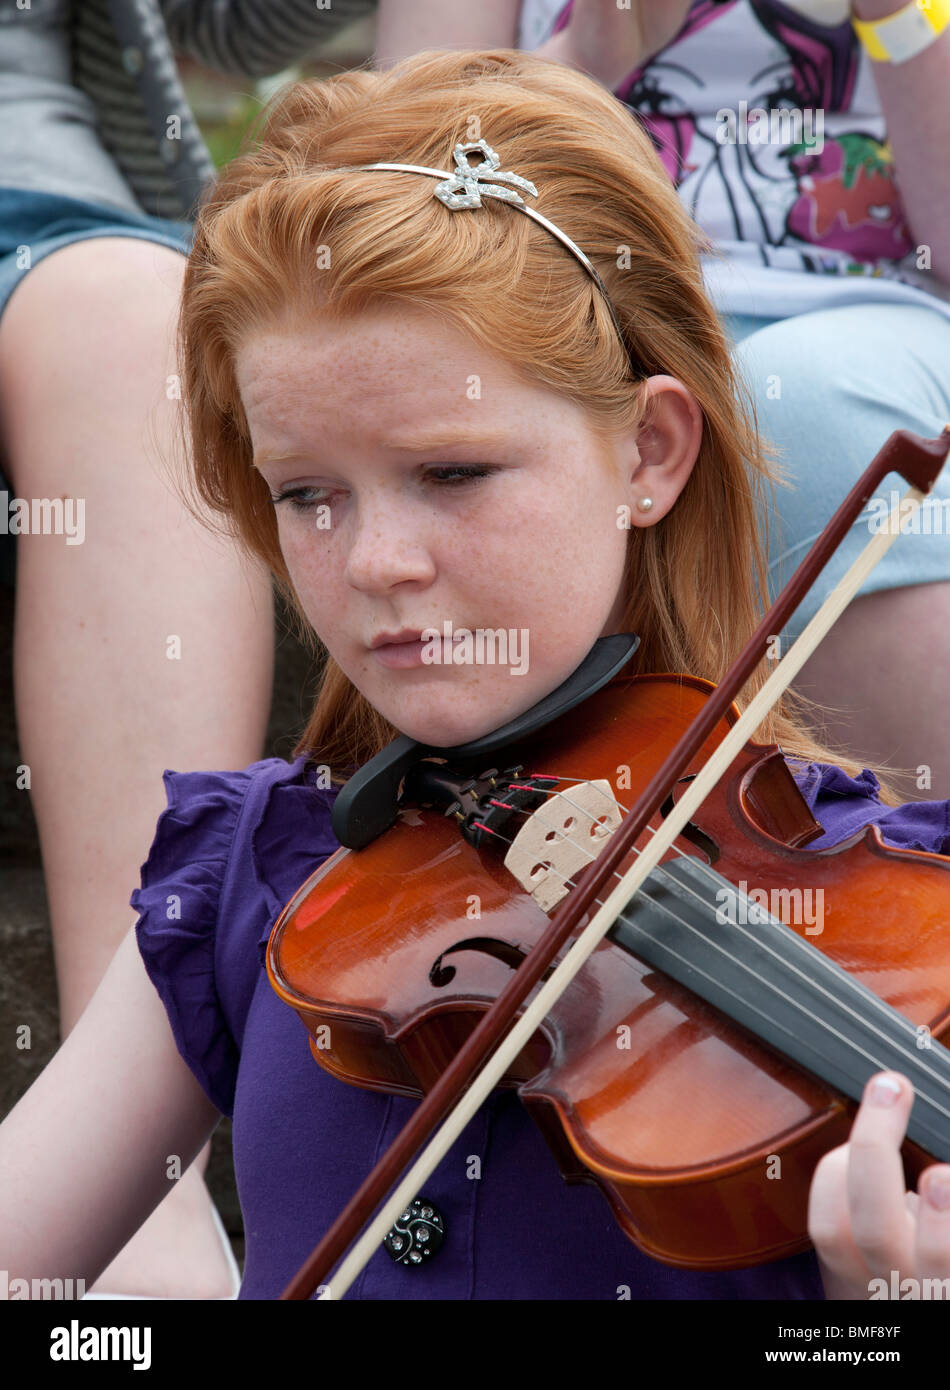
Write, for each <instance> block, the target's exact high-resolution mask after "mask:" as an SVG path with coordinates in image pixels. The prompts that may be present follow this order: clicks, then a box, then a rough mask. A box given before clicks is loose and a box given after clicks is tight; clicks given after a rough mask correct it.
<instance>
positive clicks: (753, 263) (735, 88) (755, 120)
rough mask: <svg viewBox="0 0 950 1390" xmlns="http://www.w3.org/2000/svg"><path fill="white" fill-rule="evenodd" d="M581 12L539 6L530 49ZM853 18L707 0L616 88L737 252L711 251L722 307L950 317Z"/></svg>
mask: <svg viewBox="0 0 950 1390" xmlns="http://www.w3.org/2000/svg"><path fill="white" fill-rule="evenodd" d="M570 8H571V5H570V3H569V0H523V3H522V8H521V17H520V34H519V46H520V47H521V48H523V49H526V50H531V49H534V48H536V47H538V45H539V44H541V43H543V42H544V41H545V40H546V39H547V38H549V37H550V36H551V34H552V33H554V32H555V28H556V26H557V25H558V20H559V18H560V17H561V16H562V14H565V13H566V12H569V10H570ZM849 13H850V5H849V0H785V3H779V0H694V3H693V5H692V7H691V9H690V12H689V14H688V15H687V18H686V21H685V23H684V25H683V28H682V29H681V30H680V33H679V35H678V36H677V38H676V39H675V40H674V41H673V43H671V44H669V45H668V46H667V47H666V48H664V49H662V50H661V52H660V53H658V54H657V55H656V56H655V57H654V58H653V59H651V60H650V62H649V63H648V64H647V65H646V66H645V67H644V68H641V69H639V70H638V71H636V72H634V73H631V74H630V75H629V76H628V77H627V78H625V79H624V80H623V81H622V82H621V83H619V84H618V85H617V87H616V88H615V89H614V90H615V93H616V95H617V96H618V97H620V98H621V99H622V100H624V101H626V102H628V103H629V105H630V106H631V107H633V108H634V109H635V110H636V111H637V113H638V115H639V117H640V119H641V121H642V123H643V124H644V126H645V128H646V129H647V131H648V132H649V133H650V135H651V137H652V139H653V141H654V144H655V146H656V148H657V151H658V153H659V155H660V158H661V159H662V161H663V163H664V165H665V167H666V169H667V171H668V173H669V175H670V178H671V179H672V180H673V182H674V184H675V186H676V189H677V192H678V193H679V195H680V197H681V198H682V200H683V202H684V203H685V204H686V206H687V207H688V208H689V211H690V213H691V214H692V216H693V217H694V218H695V219H696V221H697V222H698V223H699V225H700V226H701V227H702V229H703V231H705V232H706V233H707V235H708V236H709V237H710V238H711V239H712V241H713V242H714V243H715V245H716V248H717V250H719V251H720V252H722V253H723V255H724V256H725V258H726V259H725V260H724V261H723V260H720V259H719V258H718V257H715V256H704V257H703V270H704V273H705V277H706V284H707V288H708V290H709V292H710V295H711V296H712V298H713V300H714V302H715V303H716V305H717V307H718V308H719V310H720V312H722V313H739V314H757V315H762V316H765V317H770V318H785V317H788V316H790V315H792V314H801V313H807V312H808V311H810V310H813V309H823V308H829V307H831V306H832V305H835V304H842V303H859V302H874V301H888V300H890V301H897V302H901V303H908V302H911V303H914V302H916V303H920V304H925V305H928V306H930V307H931V308H935V309H938V310H940V311H941V312H943V313H945V314H947V315H948V316H950V289H948V288H947V287H946V286H944V285H942V284H941V283H940V281H939V280H937V279H936V277H935V276H934V275H933V274H932V273H930V272H929V271H928V269H927V268H926V263H927V252H926V250H925V249H923V248H918V247H917V246H916V245H915V244H914V243H913V241H912V238H911V235H910V232H909V230H908V228H907V226H906V223H905V221H904V214H903V209H902V206H901V201H900V195H899V192H898V187H897V184H896V182H895V178H894V163H893V159H892V157H891V153H890V149H889V147H888V145H887V143H886V132H885V123H884V116H883V114H882V111H881V107H880V102H879V100H878V95H877V89H876V87H875V83H874V76H873V72H872V64H871V61H870V59H869V58H868V56H867V54H866V53H865V51H864V49H863V48H862V47H861V45H860V43H859V42H858V39H857V36H856V35H855V33H854V31H853V29H852V26H851V23H850V19H849ZM560 27H563V25H561V26H560ZM948 80H950V78H948ZM759 113H760V114H759ZM922 119H923V116H922Z"/></svg>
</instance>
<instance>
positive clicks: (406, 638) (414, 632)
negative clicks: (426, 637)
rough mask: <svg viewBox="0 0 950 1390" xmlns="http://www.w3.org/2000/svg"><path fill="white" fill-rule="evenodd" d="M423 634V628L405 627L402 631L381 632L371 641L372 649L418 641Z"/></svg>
mask: <svg viewBox="0 0 950 1390" xmlns="http://www.w3.org/2000/svg"><path fill="white" fill-rule="evenodd" d="M421 636H422V629H421V628H418V627H416V628H408V627H404V628H403V629H402V630H401V631H400V632H381V633H379V635H378V636H377V637H374V638H373V640H372V642H370V644H369V645H370V650H371V651H373V650H375V648H376V647H388V646H398V645H400V644H401V643H403V642H418V641H419V639H420V638H421Z"/></svg>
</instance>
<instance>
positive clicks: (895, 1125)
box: [848, 1071, 915, 1279]
mask: <svg viewBox="0 0 950 1390" xmlns="http://www.w3.org/2000/svg"><path fill="white" fill-rule="evenodd" d="M913 1099H914V1090H913V1087H912V1086H911V1084H910V1082H909V1081H908V1080H907V1078H906V1077H905V1076H902V1075H901V1074H900V1072H893V1071H888V1072H878V1073H876V1074H875V1075H874V1076H872V1077H871V1079H870V1080H869V1081H868V1084H867V1085H866V1086H865V1088H864V1095H863V1097H862V1099H861V1105H860V1107H859V1109H858V1113H857V1115H856V1116H855V1121H854V1124H853V1125H852V1127H851V1136H850V1138H849V1140H848V1211H849V1216H850V1222H851V1232H852V1235H853V1237H854V1241H855V1244H856V1245H857V1247H858V1249H859V1250H860V1252H861V1255H862V1257H863V1258H864V1261H865V1263H866V1264H867V1265H868V1267H869V1269H870V1271H871V1274H872V1276H874V1277H877V1278H883V1279H889V1278H890V1275H891V1271H892V1270H893V1271H896V1272H897V1273H898V1274H899V1273H900V1272H901V1271H902V1270H903V1271H904V1272H905V1273H912V1272H913V1268H914V1258H915V1251H914V1225H913V1219H912V1218H911V1217H910V1215H909V1214H908V1211H907V1202H906V1190H907V1184H906V1183H905V1181H904V1165H903V1163H902V1161H901V1144H902V1143H903V1141H904V1135H905V1133H906V1131H907V1121H908V1119H909V1118H910V1110H911V1106H912V1104H913Z"/></svg>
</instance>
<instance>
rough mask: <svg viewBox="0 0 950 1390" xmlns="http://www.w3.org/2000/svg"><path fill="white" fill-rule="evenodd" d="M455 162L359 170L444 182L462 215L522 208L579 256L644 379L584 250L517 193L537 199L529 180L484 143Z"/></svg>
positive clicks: (445, 198)
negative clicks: (485, 200) (491, 205)
mask: <svg viewBox="0 0 950 1390" xmlns="http://www.w3.org/2000/svg"><path fill="white" fill-rule="evenodd" d="M476 150H481V152H482V154H483V155H484V159H483V160H482V162H481V164H469V162H468V155H469V153H470V152H474V151H476ZM453 158H454V159H455V172H454V173H449V172H448V171H447V170H445V169H427V168H426V167H425V166H424V165H422V164H357V165H354V166H353V167H354V168H356V169H396V170H401V171H404V172H405V173H407V174H428V175H429V177H430V178H434V179H441V180H442V182H441V183H439V184H437V185H436V187H435V189H434V190H433V192H434V194H435V197H436V198H438V200H439V202H440V203H444V204H445V206H446V207H447V208H449V209H451V211H452V212H460V211H461V210H462V209H464V208H480V207H481V206H482V195H483V194H486V195H490V196H491V197H492V198H500V199H501V201H502V202H505V203H510V204H511V205H512V206H513V207H516V208H519V209H520V210H521V212H523V213H525V214H526V215H527V216H528V217H531V218H533V219H534V221H535V222H538V223H540V224H541V226H542V227H546V228H547V230H548V231H549V232H550V233H551V235H552V236H555V237H557V239H558V241H559V242H560V243H561V245H562V246H566V247H567V249H568V251H570V253H571V255H573V256H576V257H577V259H578V260H579V261H580V263H581V265H582V266H583V267H584V269H585V270H586V271H587V273H588V275H590V276H591V278H592V279H593V280H594V282H595V284H596V285H597V288H598V289H599V290H600V292H601V294H602V295H603V297H604V303H605V304H606V305H607V308H608V310H609V311H610V317H611V319H612V320H613V325H614V328H615V329H616V330H617V337H618V338H619V339H620V341H621V343H622V344H623V350H624V352H625V353H626V355H627V361H628V362H629V363H630V370H631V371H632V372H633V375H634V376H635V377H640V376H642V375H643V371H642V368H641V367H639V366H638V365H637V364H636V363H635V362H634V360H633V357H632V356H631V353H630V349H629V347H628V346H627V340H626V338H625V337H624V335H623V329H622V328H621V327H620V320H619V319H618V318H617V313H616V310H615V309H614V306H613V304H612V303H611V301H610V295H609V294H608V293H607V287H606V285H605V284H604V282H603V280H602V279H601V278H600V276H599V275H598V274H597V271H596V270H595V269H594V267H593V266H592V265H591V263H590V261H589V260H588V259H587V257H586V256H585V255H584V253H583V251H582V250H581V248H580V247H579V246H578V245H577V244H576V242H573V241H572V240H571V238H570V237H569V236H567V235H566V233H564V232H562V231H561V229H560V227H556V226H555V225H554V223H553V222H549V221H548V219H547V218H546V217H542V216H541V214H540V213H539V212H535V210H534V208H529V207H528V205H527V203H526V202H525V201H524V199H523V198H522V197H521V194H520V193H518V192H517V191H516V190H517V189H519V188H520V189H521V190H522V191H523V192H525V193H530V194H531V196H532V198H536V197H537V196H538V190H537V189H536V188H535V186H534V184H533V183H531V181H530V180H529V179H524V178H522V177H521V175H520V174H512V173H510V172H509V173H505V172H504V171H503V170H502V169H501V168H500V164H501V161H500V160H499V158H498V155H497V154H496V153H495V151H494V150H493V149H492V147H491V145H489V144H488V143H487V142H486V141H484V140H475V141H474V142H473V143H472V144H469V145H456V146H455V149H454V150H453ZM505 183H509V184H514V188H505V187H504V186H503V185H504V184H505Z"/></svg>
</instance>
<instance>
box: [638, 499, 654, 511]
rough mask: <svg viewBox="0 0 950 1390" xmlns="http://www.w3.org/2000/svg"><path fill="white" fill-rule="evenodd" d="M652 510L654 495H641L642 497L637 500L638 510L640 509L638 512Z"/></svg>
mask: <svg viewBox="0 0 950 1390" xmlns="http://www.w3.org/2000/svg"><path fill="white" fill-rule="evenodd" d="M652 510H653V498H652V497H641V498H639V500H638V501H637V511H638V512H651V511H652Z"/></svg>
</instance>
